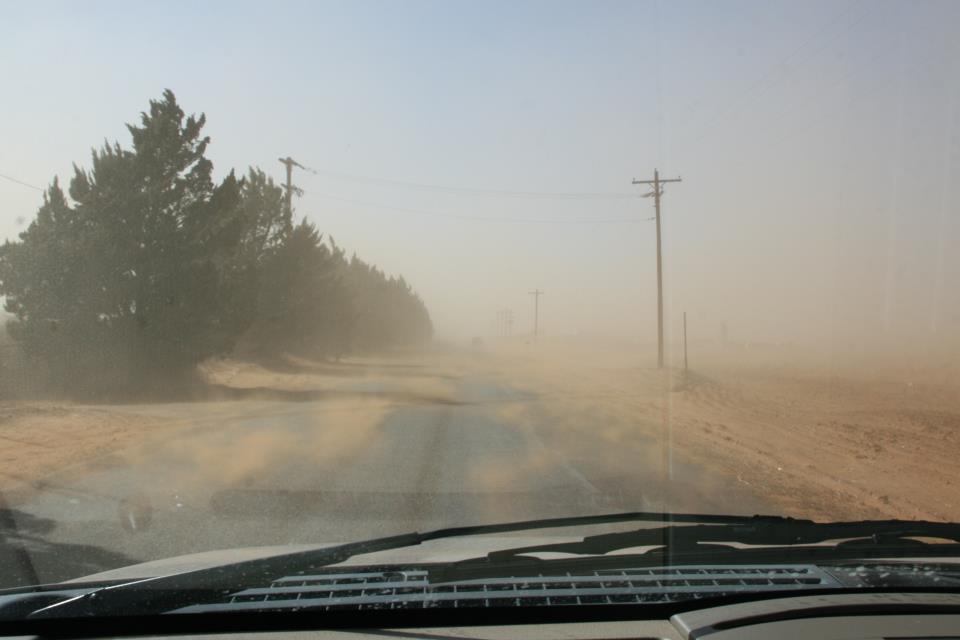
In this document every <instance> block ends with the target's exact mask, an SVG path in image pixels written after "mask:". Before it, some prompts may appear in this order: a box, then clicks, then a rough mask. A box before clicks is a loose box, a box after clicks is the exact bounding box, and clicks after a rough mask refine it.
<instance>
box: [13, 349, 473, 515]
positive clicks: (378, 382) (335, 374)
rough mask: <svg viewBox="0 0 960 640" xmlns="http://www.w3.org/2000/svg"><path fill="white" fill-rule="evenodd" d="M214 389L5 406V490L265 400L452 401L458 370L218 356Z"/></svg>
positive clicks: (22, 489)
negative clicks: (118, 400) (151, 398)
mask: <svg viewBox="0 0 960 640" xmlns="http://www.w3.org/2000/svg"><path fill="white" fill-rule="evenodd" d="M200 371H201V374H202V377H203V379H204V380H205V381H206V383H207V387H204V388H198V389H197V390H196V393H195V394H194V395H192V396H191V397H190V398H189V401H188V402H182V401H181V402H164V403H156V404H148V403H144V404H128V405H123V404H120V405H96V406H92V405H83V404H73V403H69V402H28V401H22V402H19V401H18V402H2V403H0V494H2V496H0V497H4V498H5V499H6V500H7V501H8V502H16V501H19V500H22V499H23V498H25V497H26V496H29V495H30V494H31V493H32V492H34V491H37V490H42V489H43V488H44V486H45V482H46V481H47V480H48V479H50V478H52V477H54V476H59V475H61V474H63V473H70V474H72V473H83V472H85V470H87V469H89V468H92V467H94V466H95V464H96V461H97V460H99V459H102V458H104V457H106V456H109V455H111V454H113V453H115V452H119V451H122V450H126V449H131V448H134V447H142V446H143V445H145V444H149V443H150V442H151V441H152V440H159V439H168V438H171V437H175V435H176V432H177V431H178V430H180V429H184V428H192V427H195V426H196V425H197V424H200V423H204V422H207V423H210V424H216V422H217V420H221V421H222V420H224V419H229V417H230V415H231V412H234V411H238V410H239V411H242V410H243V408H244V407H246V406H249V403H251V402H252V403H257V402H260V401H306V400H323V401H325V402H329V404H330V405H331V406H335V407H342V406H343V405H344V403H347V404H350V405H351V406H355V405H356V404H357V403H358V402H360V401H362V402H364V404H365V406H370V402H369V401H374V402H375V403H377V406H386V407H389V406H392V405H394V404H416V403H441V404H442V403H450V402H454V401H455V393H454V391H455V384H454V383H455V380H456V377H457V375H459V373H458V371H459V370H458V369H457V366H456V364H455V362H454V360H451V359H445V358H444V357H443V356H442V355H441V356H436V357H434V358H433V359H430V358H429V357H425V356H423V355H416V354H405V353H398V354H394V355H393V356H387V357H381V358H365V359H364V358H358V359H352V360H350V361H346V362H342V363H320V362H314V361H308V360H299V359H297V358H289V357H285V358H278V359H277V361H276V362H274V363H270V364H262V363H261V364H256V363H251V362H246V361H241V360H234V359H217V360H211V361H209V362H206V363H204V364H203V365H201V367H200Z"/></svg>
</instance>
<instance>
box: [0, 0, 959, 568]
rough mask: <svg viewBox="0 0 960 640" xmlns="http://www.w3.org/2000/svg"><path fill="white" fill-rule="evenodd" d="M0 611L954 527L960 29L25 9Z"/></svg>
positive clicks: (356, 12)
mask: <svg viewBox="0 0 960 640" xmlns="http://www.w3.org/2000/svg"><path fill="white" fill-rule="evenodd" d="M4 13H5V17H4V19H3V20H2V23H0V59H2V61H3V64H2V68H3V69H4V76H3V80H2V82H3V85H4V88H5V91H4V98H5V99H4V116H5V117H4V118H3V120H2V124H0V137H2V140H3V143H2V145H0V234H2V235H3V238H4V240H5V244H4V245H3V246H2V249H0V295H2V302H3V308H4V310H5V311H4V312H3V317H2V323H3V328H2V332H0V513H2V517H0V531H2V538H3V545H2V547H0V586H2V587H11V586H17V585H25V584H34V583H40V582H54V581H59V580H64V579H68V578H79V577H83V576H89V575H91V574H96V573H98V572H101V571H105V570H109V569H117V568H120V567H126V566H129V565H134V564H137V563H141V562H146V561H152V560H159V559H162V558H170V557H174V556H182V555H185V554H189V553H195V552H203V551H211V550H221V549H227V550H231V549H240V548H248V547H263V546H285V545H309V544H315V543H323V544H326V543H336V542H347V541H352V540H359V539H367V538H373V537H377V536H384V535H388V534H394V533H401V532H406V531H414V530H429V529H432V528H437V527H444V526H458V525H467V524H480V523H491V522H502V521H510V520H528V519H535V518H548V517H561V516H576V515H589V514H597V513H609V512H618V511H651V512H688V513H709V514H772V515H788V516H795V517H801V518H811V519H815V520H822V521H835V520H862V519H871V518H872V519H889V518H903V519H918V520H932V521H954V520H957V519H960V501H958V498H957V486H956V483H957V469H958V467H957V460H958V459H960V389H958V386H957V385H958V379H960V378H958V375H957V374H958V373H960V370H958V363H960V298H958V295H957V292H958V289H957V281H958V277H960V258H958V256H960V253H958V252H957V251H956V250H955V248H956V245H957V242H958V241H960V219H958V216H957V212H958V205H960V191H958V186H957V185H958V178H960V80H958V79H960V66H958V64H960V63H958V61H960V49H958V44H957V43H958V42H960V41H958V39H957V26H958V25H960V4H957V3H954V2H924V3H908V2H887V1H882V2H860V1H857V0H853V1H844V2H815V3H810V2H773V3H769V2H737V3H722V4H718V3H712V2H680V3H670V2H653V1H650V2H646V1H637V2H562V3H554V2H549V3H539V2H521V3H513V2H497V3H469V4H468V3H442V2H405V3H382V2H358V3H352V2H351V3H340V2H329V3H296V4H295V3H291V4H284V5H282V6H275V5H274V4H267V3H261V4H256V3H253V4H250V3H242V4H236V3H230V4H226V3H222V4H221V3H204V4H201V5H197V6H194V5H191V4H187V3H173V4H172V5H171V4H169V3H166V4H163V5H162V6H161V5H150V4H147V3H97V4H94V5H92V6H87V5H79V4H74V3H45V4H42V5H29V4H10V5H8V6H6V7H5V9H4Z"/></svg>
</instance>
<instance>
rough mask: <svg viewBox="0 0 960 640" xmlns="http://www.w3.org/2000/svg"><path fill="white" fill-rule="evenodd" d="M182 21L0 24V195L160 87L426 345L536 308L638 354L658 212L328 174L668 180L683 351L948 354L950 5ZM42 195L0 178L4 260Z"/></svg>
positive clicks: (145, 9) (274, 11)
mask: <svg viewBox="0 0 960 640" xmlns="http://www.w3.org/2000/svg"><path fill="white" fill-rule="evenodd" d="M198 4H199V5H200V6H193V3H186V2H182V3H178V2H167V3H162V4H157V3H151V4H146V3H131V2H123V3H120V2H117V3H108V2H90V3H74V2H63V3H53V2H36V3H29V4H28V3H5V4H4V7H3V12H4V18H3V20H2V21H0V68H2V69H3V78H4V84H3V94H2V95H3V98H4V99H3V115H4V117H3V118H2V120H0V139H2V144H0V173H3V174H5V175H8V176H12V177H15V178H17V179H19V180H22V181H25V182H27V183H30V184H34V185H45V184H48V183H49V181H50V180H51V178H52V177H53V176H54V175H60V176H61V177H62V178H66V177H68V176H69V175H70V167H71V163H72V162H79V163H81V164H86V163H87V161H88V158H89V150H90V148H91V147H92V146H95V145H98V144H100V143H101V142H102V141H103V140H104V139H105V138H106V139H109V140H119V141H120V142H121V143H124V144H127V143H128V136H127V133H126V130H125V129H124V123H125V122H132V121H134V120H135V119H136V117H137V115H138V113H139V112H140V111H141V110H143V109H145V108H146V105H147V101H148V100H149V99H151V98H156V97H158V96H159V95H160V93H161V92H162V90H163V89H164V88H167V87H169V88H171V89H173V91H174V92H175V93H176V95H177V97H178V99H179V100H180V102H181V104H182V105H183V107H184V108H185V109H186V110H187V111H188V112H201V111H202V112H205V113H206V114H207V118H208V127H207V133H208V134H209V135H210V136H211V137H212V144H211V147H210V156H211V158H212V159H213V161H214V163H215V168H216V171H217V173H218V174H221V175H222V174H223V173H225V172H226V171H228V170H229V168H231V167H236V168H238V169H240V170H244V169H245V167H247V166H248V165H259V166H261V167H263V168H264V169H266V170H268V171H270V172H272V173H273V174H274V175H275V176H276V177H277V178H280V177H281V169H282V167H281V166H280V165H279V163H278V162H277V157H278V156H281V155H288V154H289V155H291V156H293V157H294V158H295V159H297V160H299V161H300V162H302V163H303V164H305V165H308V166H311V167H314V168H316V169H317V170H318V171H320V172H321V173H320V174H319V175H313V174H309V173H303V172H300V173H298V174H297V175H296V182H297V184H299V185H300V186H301V187H302V188H303V189H304V190H305V195H304V197H303V198H302V199H301V200H299V201H298V202H297V208H298V211H299V213H300V214H302V215H306V216H308V217H310V218H311V219H312V220H314V221H315V222H316V223H317V224H318V225H319V226H320V228H321V229H322V230H324V231H325V232H327V233H330V234H332V235H333V237H334V238H335V239H336V240H337V242H338V243H340V244H341V245H343V246H344V247H346V248H347V249H348V250H351V251H354V250H355V251H356V252H358V253H359V254H360V255H361V256H362V257H364V258H366V259H368V260H370V261H373V262H375V263H376V264H378V265H380V266H382V267H383V268H385V269H386V270H387V271H389V272H393V273H400V274H403V275H404V276H405V277H407V279H408V280H409V281H410V282H411V283H412V284H413V285H414V287H415V288H416V289H417V290H418V291H420V292H421V294H422V295H423V297H424V299H425V300H426V302H427V305H428V307H429V308H430V310H431V311H432V313H433V315H434V319H435V323H436V325H437V329H438V332H439V333H440V334H441V335H442V336H451V337H463V336H470V335H474V334H484V333H489V332H490V331H491V330H492V324H493V319H494V314H495V312H496V310H497V309H498V308H500V307H512V308H513V309H514V310H515V313H516V316H517V322H518V330H520V329H524V330H526V329H529V325H530V323H531V321H532V318H531V316H532V304H531V301H530V298H529V296H528V295H527V291H528V290H530V289H532V288H534V287H540V288H541V289H543V290H545V291H546V295H545V296H544V297H543V298H542V301H541V302H542V310H543V323H544V326H545V329H546V330H547V332H550V333H554V334H558V333H575V332H602V333H617V334H628V335H635V336H641V337H644V338H649V337H650V336H651V334H650V330H651V328H652V327H653V326H654V324H653V323H654V321H655V315H654V307H653V304H654V302H655V280H654V257H653V256H654V246H655V245H654V227H653V223H652V222H650V221H649V220H648V219H649V218H650V216H651V215H652V208H651V201H650V200H647V199H639V198H629V199H628V198H620V199H615V198H609V199H607V198H603V199H601V198H592V199H570V198H521V197H504V196H498V195H496V194H489V193H485V194H478V193H470V192H463V191H457V192H454V191H442V190H433V189H418V188H410V187H400V186H396V185H389V184H385V183H379V182H371V181H361V180H355V179H347V178H346V177H345V176H360V177H370V178H378V179H388V180H394V181H400V182H408V183H418V184H419V183H425V184H432V185H446V186H451V187H471V188H477V189H491V190H514V191H524V192H563V193H567V192H576V193H580V192H589V193H609V194H624V193H631V192H634V193H637V194H638V195H639V194H640V193H642V191H641V190H638V189H637V188H635V187H632V186H631V185H630V180H631V178H633V177H648V176H649V175H650V174H651V173H652V171H653V169H654V167H659V168H660V169H661V171H663V172H664V173H665V174H670V175H674V174H680V175H682V176H683V179H684V182H683V183H682V184H680V185H674V186H671V187H670V188H668V192H667V195H666V196H665V198H664V207H665V208H664V211H665V226H664V249H665V263H666V267H667V284H668V288H667V301H668V311H671V312H672V316H671V321H670V326H671V327H673V326H676V322H677V320H678V318H679V312H680V311H682V310H683V309H687V310H688V311H689V313H690V317H691V327H692V332H693V333H694V336H695V337H700V338H716V337H717V336H718V335H719V326H720V323H721V322H724V321H726V322H727V323H728V324H729V327H730V334H731V337H733V338H737V339H741V340H797V341H803V340H807V339H810V338H819V339H824V338H826V339H827V340H828V341H834V342H839V341H843V340H848V339H849V338H850V337H851V336H860V337H863V338H864V339H869V340H871V341H875V340H878V339H879V340H880V341H881V342H882V341H888V340H890V339H893V338H895V337H902V336H904V335H909V336H912V337H915V338H920V339H922V342H923V343H924V344H925V345H926V346H927V347H929V345H931V344H937V343H939V342H940V341H943V340H947V339H950V340H954V344H956V340H957V336H958V334H960V300H958V291H960V288H958V286H957V283H958V277H960V252H958V251H957V250H956V247H957V244H958V241H960V221H958V214H960V206H958V205H960V188H958V186H957V182H958V178H960V141H958V140H960V102H958V100H960V45H958V43H960V37H958V36H960V3H958V2H954V1H952V0H945V1H943V2H932V1H926V2H889V1H865V0H853V1H849V0H847V1H843V2H806V1H805V2H772V1H766V0H764V1H759V0H758V1H755V2H733V1H730V2H677V3H671V2H665V1H661V2H654V1H645V2H498V3H493V2H489V3H466V2H399V1H392V2H326V3H323V2H304V3H273V2H270V3H267V2H261V3H244V2H231V3H214V2H205V3H198ZM40 197H41V194H40V193H39V192H38V191H34V190H32V189H29V188H26V187H23V186H20V185H18V184H15V183H12V182H9V181H7V180H0V235H3V236H5V237H8V238H12V237H14V236H15V234H16V233H17V232H18V231H19V230H21V229H22V228H23V226H24V224H26V222H28V221H29V220H30V219H31V218H32V216H33V215H34V213H35V211H36V208H37V206H38V204H39V202H40ZM387 207H393V208H392V209H391V208H387ZM411 210H421V211H425V212H430V213H432V214H434V215H430V214H428V213H419V212H414V211H411ZM478 218H479V219H478ZM623 220H627V221H626V222H623ZM589 221H596V222H589ZM91 259H95V256H91Z"/></svg>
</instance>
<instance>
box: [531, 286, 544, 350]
mask: <svg viewBox="0 0 960 640" xmlns="http://www.w3.org/2000/svg"><path fill="white" fill-rule="evenodd" d="M530 295H532V296H533V337H534V338H536V337H537V335H539V333H540V296H542V295H543V291H540V289H534V290H533V291H531V292H530Z"/></svg>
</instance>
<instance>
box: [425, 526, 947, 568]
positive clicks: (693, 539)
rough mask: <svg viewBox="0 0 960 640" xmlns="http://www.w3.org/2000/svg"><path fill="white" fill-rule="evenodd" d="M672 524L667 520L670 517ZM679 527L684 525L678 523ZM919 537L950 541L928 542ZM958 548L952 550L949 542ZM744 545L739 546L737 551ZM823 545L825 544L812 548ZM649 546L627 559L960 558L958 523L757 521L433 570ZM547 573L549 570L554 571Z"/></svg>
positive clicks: (586, 541) (609, 539)
mask: <svg viewBox="0 0 960 640" xmlns="http://www.w3.org/2000/svg"><path fill="white" fill-rule="evenodd" d="M668 518H669V516H668ZM674 521H675V522H683V521H681V520H674ZM918 538H928V539H937V540H946V541H949V542H940V543H934V544H930V543H926V542H924V541H923V540H919V539H918ZM951 543H952V544H951ZM734 545H740V546H734ZM806 545H821V546H806ZM634 547H638V548H644V547H645V548H646V549H645V550H643V551H638V553H636V554H631V555H630V556H629V561H630V562H631V563H632V564H631V566H640V565H649V566H660V565H669V564H676V561H677V560H678V559H682V560H683V561H684V562H685V563H686V562H692V563H699V562H711V561H713V562H716V561H724V562H726V561H728V560H730V559H734V561H735V562H747V561H754V562H758V561H759V562H770V561H777V562H782V561H786V560H788V559H790V560H792V559H797V558H806V559H818V560H822V559H828V560H836V559H841V558H856V557H879V556H882V555H885V554H889V553H891V552H900V553H902V551H903V550H905V549H909V550H910V552H911V553H912V554H915V555H918V556H930V555H943V556H953V555H960V524H956V523H948V522H926V521H912V520H863V521H856V522H824V523H821V522H813V521H811V520H792V519H789V518H780V519H776V518H774V519H771V518H763V517H757V518H755V519H751V520H748V521H740V522H732V523H719V524H716V523H714V524H694V525H680V526H674V525H670V526H664V527H654V528H648V529H637V530H633V531H624V532H617V533H604V534H598V535H592V536H587V537H585V538H583V539H581V540H578V541H575V542H562V543H555V544H541V545H531V546H527V547H517V548H513V549H503V550H498V551H491V552H490V553H488V554H486V555H485V556H481V557H477V558H471V559H468V560H462V561H459V562H455V563H451V564H449V565H448V566H445V567H442V568H438V569H437V570H436V571H432V572H431V578H432V579H434V580H435V581H459V580H469V579H479V578H484V577H493V576H499V575H503V574H504V572H512V573H517V572H518V570H520V571H519V572H521V573H522V572H523V571H530V570H537V569H545V570H563V569H566V568H569V567H570V566H571V565H574V566H580V565H584V564H585V562H584V561H585V560H586V561H588V562H592V563H594V564H595V563H596V561H597V559H598V558H601V559H604V560H607V559H609V560H611V561H616V562H621V563H622V562H623V561H625V560H627V558H626V557H625V556H622V555H620V556H609V557H608V556H605V554H608V553H611V552H613V551H621V550H624V549H631V548H634ZM546 553H563V554H571V555H573V556H580V557H579V558H572V559H564V560H556V561H544V560H541V559H540V558H539V557H538V555H537V554H546ZM638 561H639V562H638ZM548 567H549V569H548Z"/></svg>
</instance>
